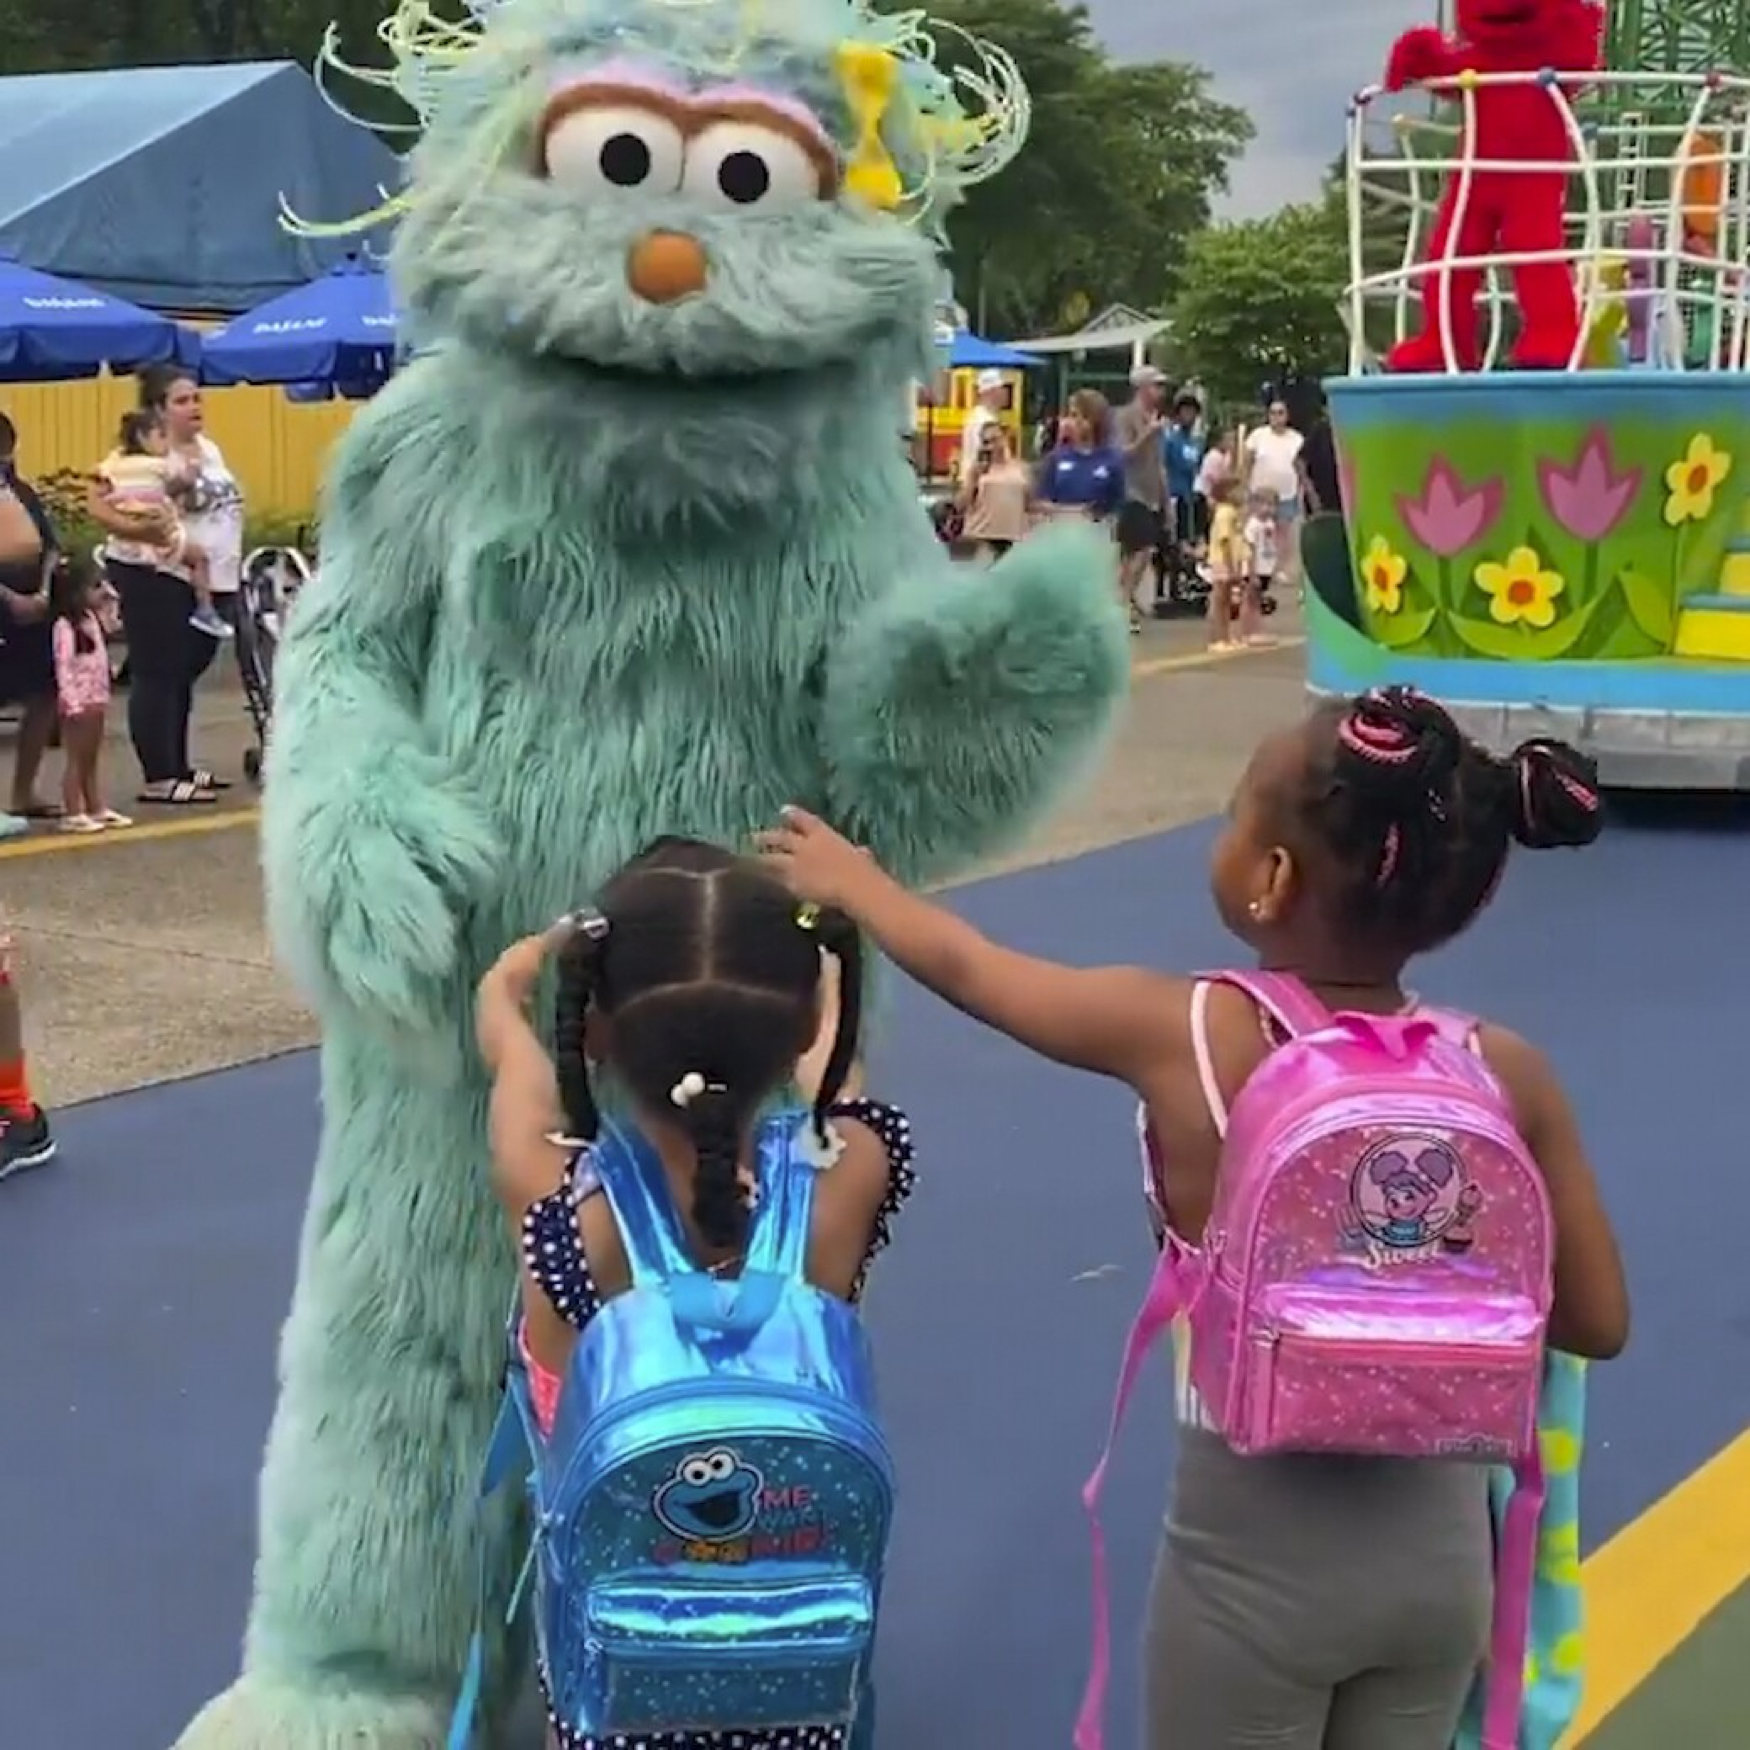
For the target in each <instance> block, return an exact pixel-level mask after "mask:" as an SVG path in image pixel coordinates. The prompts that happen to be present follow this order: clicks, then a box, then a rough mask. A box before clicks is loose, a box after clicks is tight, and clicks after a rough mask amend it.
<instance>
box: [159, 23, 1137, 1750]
mask: <svg viewBox="0 0 1750 1750" xmlns="http://www.w3.org/2000/svg"><path fill="white" fill-rule="evenodd" d="M383 36H384V40H385V41H386V42H387V43H388V45H389V47H390V49H391V51H392V53H393V55H394V59H395V63H396V66H395V72H394V74H393V75H391V76H389V77H390V78H391V80H392V83H393V85H394V88H395V89H396V90H397V91H398V92H399V93H400V94H401V95H402V96H404V97H405V98H406V99H407V100H408V101H409V102H410V103H411V104H412V106H413V107H414V109H415V110H416V112H417V113H418V115H419V117H420V120H421V123H422V124H423V140H422V143H421V145H420V147H419V149H418V152H417V154H416V157H415V160H414V174H413V177H412V181H411V183H410V188H409V191H408V195H407V196H406V198H405V213H404V217H403V220H402V224H401V228H400V232H399V236H398V239H397V242H396V246H395V262H394V265H395V268H396V272H397V275H398V281H399V289H400V294H401V297H402V299H403V303H404V307H405V309H406V311H407V313H408V320H409V323H410V325H411V326H412V327H413V328H414V330H415V333H416V337H417V340H418V343H419V345H420V347H421V349H422V351H421V356H419V357H418V358H417V359H416V361H415V362H414V363H412V364H411V365H410V366H409V367H408V368H406V369H405V370H403V371H402V372H401V373H400V374H399V375H398V376H397V377H396V378H395V380H394V381H393V382H392V383H391V384H390V386H389V388H388V389H387V390H386V391H385V392H384V393H383V394H382V395H381V396H380V397H379V398H378V399H377V400H376V401H375V402H374V403H372V405H371V406H370V407H369V408H368V409H367V410H366V411H365V412H364V413H363V414H362V416H361V417H360V418H359V420H358V421H357V423H356V424H355V425H354V427H353V428H352V430H351V432H350V434H349V436H348V437H347V439H346V440H345V443H344V445H343V447H342V449H341V452H340V455H339V458H338V460H337V462H336V465H335V468H334V473H333V477H332V480H331V482H330V486H329V492H328V500H327V505H326V511H325V516H324V521H323V553H322V567H321V574H320V578H319V580H318V581H317V582H316V583H315V585H314V586H313V587H312V588H311V589H310V590H308V591H307V592H306V594H305V595H304V597H303V598H302V599H301V600H300V601H299V602H298V604H297V607H296V609H295V611H294V621H295V624H294V627H293V630H292V635H291V638H290V640H289V642H288V645H287V648H286V651H285V654H284V659H283V662H282V665H281V670H280V680H281V693H280V702H279V718H278V722H277V724H276V730H275V737H274V745H273V754H272V760H271V768H270V773H269V781H268V787H267V807H266V817H265V822H264V856H265V862H266V870H267V886H268V898H269V914H270V922H271V927H272V931H273V935H274V937H275V940H276V942H277V944H278V947H279V950H280V953H281V955H282V956H283V958H284V960H285V961H286V963H287V964H288V965H289V966H290V967H291V969H292V970H293V971H294V972H295V974H296V975H297V976H298V977H299V979H300V980H301V981H302V983H303V985H304V987H305V988H306V989H307V990H308V991H309V992H310V993H311V995H312V997H313V999H314V1001H315V1003H316V1005H317V1008H318V1011H319V1013H320V1017H321V1020H322V1025H323V1046H322V1093H323V1109H324V1130H323V1136H322V1143H321V1151H320V1154H319V1156H318V1159H317V1163H316V1170H315V1182H314V1186H313V1190H312V1194H311V1202H310V1207H309V1213H308V1217H307V1220H306V1224H305V1229H304V1236H303V1250H302V1259H301V1267H300V1276H299V1282H298V1288H297V1294H296V1298H295V1301H294V1304H293V1308H292V1313H291V1317H290V1320H289V1322H288V1324H287V1326H286V1330H285V1334H284V1339H283V1349H282V1355H281V1364H280V1365H281V1386H282V1389H281V1395H280V1401H279V1407H278V1412H277V1415H276V1418H275V1421H274V1426H273V1432H272V1435H271V1438H270V1441H269V1446H268V1451H267V1457H266V1463H265V1469H264V1472H263V1476H262V1482H261V1550H260V1560H259V1566H258V1569H257V1579H256V1596H255V1602H254V1608H253V1612H252V1616H251V1621H250V1625H249V1633H248V1642H247V1651H246V1657H245V1664H244V1673H243V1676H242V1677H241V1679H240V1680H239V1682H238V1683H237V1684H236V1685H235V1686H234V1687H233V1688H232V1689H231V1690H229V1691H228V1692H227V1693H226V1694H225V1695H223V1696H221V1697H220V1698H218V1699H217V1700H216V1701H214V1702H213V1703H212V1704H210V1705H209V1706H208V1707H207V1709H206V1710H205V1711H204V1712H203V1713H202V1714H201V1715H200V1717H199V1718H198V1719H197V1720H196V1721H195V1723H194V1724H193V1725H192V1726H191V1727H189V1729H188V1731H187V1732H186V1734H185V1735H184V1737H183V1739H182V1745H183V1746H184V1750H441V1746H442V1745H443V1743H444V1740H445V1730H446V1725H447V1720H448V1715H449V1710H450V1706H451V1703H452V1701H453V1699H454V1694H455V1687H456V1682H457V1677H458V1672H459V1670H460V1667H461V1663H462V1659H463V1655H464V1651H465V1648H466V1644H467V1640H468V1634H469V1630H470V1627H471V1625H472V1618H473V1608H474V1598H475V1590H476V1568H477V1558H478V1555H479V1548H478V1535H479V1534H478V1533H477V1530H476V1527H477V1523H478V1521H477V1515H476V1507H475V1499H474V1496H475V1485H476V1479H477V1477H478V1475H479V1466H480V1461H481V1456H482V1450H483V1445H484V1441H485V1438H486V1434H487V1430H488V1428H489V1426H490V1424H491V1420H492V1416H493V1412H494V1409H495V1407H496V1402H497V1396H498V1387H499V1380H500V1376H501V1364H502V1345H503V1341H504V1318H505V1312H506V1308H507V1306H508V1305H509V1298H510V1288H511V1272H512V1260H513V1248H512V1245H511V1243H510V1240H509V1237H508V1236H507V1235H506V1233H505V1231H504V1229H503V1225H502V1223H501V1221H500V1220H499V1219H498V1217H497V1215H496V1213H495V1210H494V1207H493V1205H492V1203H491V1200H490V1196H489V1191H488V1187H487V1176H486V1171H485V1087H484V1083H483V1080H482V1076H481V1073H480V1070H479V1068H478V1065H477V1063H476V1061H475V1057H474V1053H473V1049H472V1043H471V1007H472V995H473V988H474V984H475V981H476V979H477V978H478V976H479V974H480V973H481V971H482V970H483V969H484V968H485V967H486V966H487V965H488V964H489V963H490V961H491V960H492V959H493V958H494V956H495V955H496V954H497V953H498V952H499V950H500V949H501V948H502V947H503V946H504V944H505V943H506V942H507V941H509V940H510V939H511V938H513V937H516V936H519V935H521V934H523V933H525V932H528V931H531V930H534V929H536V928H538V927H540V926H542V925H544V924H546V923H547V922H548V921H549V920H551V919H552V918H554V917H556V916H557V915H559V914H560V913H561V912H563V911H565V910H566V909H568V908H570V907H572V906H575V905H576V904H577V903H578V902H579V901H581V900H584V899H586V898H587V897H588V896H589V895H590V893H591V892H592V891H593V890H594V889H595V887H596V886H597V884H598V883H600V882H601V881H602V880H603V879H604V878H605V877H606V876H607V875H608V874H609V873H610V872H612V871H613V870H614V869H616V868H617V867H618V866H619V865H620V864H621V863H622V862H623V861H625V860H626V859H627V858H628V857H630V856H631V855H632V854H633V853H634V852H636V851H637V850H639V849H640V848H641V847H642V846H644V845H645V844H646V843H648V842H649V841H650V840H651V839H653V838H655V837H656V836H657V835H659V834H663V833H687V834H696V835H699V836H703V837H707V838H713V839H717V840H720V841H724V842H734V841H738V840H740V839H741V838H742V837H743V835H745V834H746V833H748V832H749V830H750V829H752V828H754V827H755V826H758V825H761V824H763V823H766V822H768V821H770V820H771V819H772V818H773V817H774V815H775V814H776V811H777V810H778V808H779V806H780V805H781V804H783V803H785V802H790V801H795V802H799V803H802V804H805V805H806V806H808V807H809V808H812V809H816V810H819V811H820V812H822V813H823V814H825V815H826V816H827V817H829V818H830V819H832V820H833V821H835V822H837V823H838V824H839V825H841V826H842V827H843V828H844V829H845V830H847V831H848V832H849V833H851V834H853V835H854V836H855V837H856V838H857V839H859V840H861V841H863V842H865V843H867V844H869V845H870V846H872V847H873V848H874V849H875V850H876V852H877V853H878V854H879V856H880V857H881V859H882V861H883V862H884V863H885V864H886V865H887V866H888V867H889V868H891V869H894V870H896V871H898V872H900V873H901V874H902V875H904V876H905V877H907V878H909V879H912V880H918V879H923V878H928V877H931V876H938V875H942V874H945V873H947V872H949V871H952V870H955V869H959V868H964V867H965V866H966V865H967V864H968V863H969V861H970V860H971V859H973V858H975V857H977V856H979V855H980V854H981V853H984V852H986V851H989V850H991V849H992V848H993V847H996V846H998V845H999V844H1001V843H1002V842H1004V841H1007V840H1013V839H1014V838H1015V836H1016V835H1017V834H1018V832H1020V831H1021V830H1022V829H1023V828H1024V827H1025V826H1026V825H1027V824H1028V823H1029V822H1030V821H1032V820H1033V819H1035V818H1036V817H1037V816H1038V815H1039V814H1040V812H1041V811H1042V810H1043V809H1044V808H1045V807H1046V806H1047V805H1049V804H1050V802H1051V801H1052V800H1053V798H1054V797H1055V796H1056V795H1057V794H1058V793H1059V792H1060V791H1061V789H1062V787H1063V786H1064V785H1065V784H1066V782H1068V781H1070V780H1071V779H1072V778H1073V777H1074V776H1075V775H1076V774H1077V773H1078V772H1080V771H1081V770H1083V769H1084V768H1085V766H1086V765H1087V762H1088V760H1089V758H1090V756H1091V755H1092V754H1093V753H1094V752H1095V751H1096V749H1097V747H1098V744H1099V743H1100V741H1101V738H1102V736H1103V733H1104V731H1105V729H1106V728H1107V726H1108V724H1109V723H1110V721H1111V719H1112V718H1113V716H1114V713H1115V710H1116V708H1117V706H1118V704H1119V702H1120V701H1121V699H1122V697H1123V695H1124V693H1125V691H1126V687H1127V681H1128V672H1127V670H1128V647H1127V639H1126V634H1125V627H1124V624H1123V619H1122V616H1121V613H1120V610H1119V606H1118V601H1117V593H1116V589H1115V563H1114V559H1113V556H1112V551H1111V546H1110V543H1109V542H1108V541H1107V540H1106V539H1105V537H1104V536H1102V535H1101V534H1100V533H1098V532H1096V531H1094V530H1090V529H1088V528H1086V527H1060V528H1054V529H1051V530H1048V531H1046V532H1044V533H1042V534H1040V535H1039V536H1038V537H1036V538H1035V539H1033V540H1030V541H1028V542H1026V543H1025V544H1023V545H1022V546H1020V547H1019V548H1017V549H1015V550H1014V551H1013V552H1011V553H1010V554H1009V555H1008V556H1007V557H1006V558H1005V559H1003V560H1002V561H1001V563H1000V564H998V565H997V566H995V567H994V569H991V570H963V571H962V572H960V573H958V574H957V573H956V572H955V570H954V569H953V568H951V567H950V565H949V564H948V562H947V559H946V556H945V554H944V552H943V550H942V549H941V547H940V546H939V544H938V543H937V542H936V540H935V539H934V537H933V534H932V532H931V530H930V527H929V525H928V522H927V520H926V517H925V515H924V512H923V510H922V508H921V507H920V505H919V502H918V495H917V487H916V483H915V480H914V478H913V476H912V473H911V470H910V467H909V465H908V463H907V460H906V458H905V455H904V451H903V447H902V439H901V435H900V434H901V429H902V426H903V424H904V419H905V406H906V400H907V397H908V395H909V393H910V387H909V386H910V384H911V382H912V381H913V380H914V379H916V378H919V377H922V376H926V375H928V374H930V373H931V372H932V371H933V370H934V368H935V366H934V362H933V360H932V357H931V342H932V335H931V319H932V311H933V304H934V299H935V295H936V291H937V288H938V285H939V279H940V267H939V261H938V254H937V245H938V234H939V227H938V224H937V221H938V220H939V219H940V216H941V214H942V213H943V211H944V210H945V208H946V207H947V206H948V205H949V203H951V201H952V200H953V198H954V196H955V195H956V193H957V191H958V190H959V189H960V188H962V187H963V186H965V185H966V184H967V183H968V182H970V181H972V180H975V179H976V178H978V177H979V176H982V175H984V174H988V173H989V172H991V171H993V170H995V169H997V168H999V167H1000V165H1001V164H1002V163H1003V162H1005V161H1006V160H1007V158H1008V157H1010V156H1012V154H1013V151H1014V149H1015V147H1016V146H1017V145H1018V144H1019V141H1020V139H1021V137H1022V134H1023V132H1024V128H1025V112H1026V98H1025V92H1024V90H1023V89H1022V88H1021V85H1020V81H1019V79H1018V78H1017V77H1016V76H1015V73H1014V69H1013V67H1012V65H1011V64H1010V63H1009V62H1008V61H1007V59H1006V57H1004V56H1003V55H1002V54H1001V53H1000V52H999V51H996V50H994V49H991V48H989V47H988V46H984V45H978V44H969V43H958V44H957V45H956V49H957V52H959V54H960V60H959V64H958V66H957V68H954V69H951V70H950V71H947V72H944V71H942V70H941V69H940V68H938V66H937V64H936V60H935V50H934V44H933V43H932V41H931V39H930V38H929V37H928V36H926V35H925V34H924V29H923V24H922V21H921V20H920V18H919V16H918V15H916V14H909V15H905V16H896V17H894V18H891V19H883V18H881V17H878V16H875V15H872V14H870V13H868V12H866V11H864V10H863V9H862V6H861V5H860V4H858V3H857V0H503V3H502V4H499V5H496V6H492V7H490V8H489V7H487V6H486V5H485V4H482V5H481V6H480V8H479V10H478V13H477V16H476V18H475V19H474V21H473V22H472V23H470V24H465V25H462V26H459V27H458V26H456V25H453V24H445V23H443V22H441V21H439V20H438V19H437V18H436V17H435V16H434V15H432V14H431V13H429V12H427V11H426V10H425V9H424V7H423V6H417V7H409V8H404V9H403V11H402V12H401V13H400V14H399V15H398V16H397V17H396V18H394V19H392V20H391V21H390V22H389V24H388V25H386V26H385V27H384V32H383ZM944 58H945V59H946V56H945V57H944ZM499 1543H502V1546H503V1547H502V1548H499V1547H497V1546H498V1544H499ZM514 1555H515V1551H514V1549H513V1547H512V1540H511V1539H510V1538H509V1537H508V1536H505V1537H503V1538H502V1539H497V1540H495V1541H494V1546H493V1547H492V1548H491V1549H490V1550H489V1551H488V1572H489V1574H490V1575H492V1576H495V1577H496V1579H497V1580H498V1581H499V1582H501V1583H502V1585H503V1586H504V1588H505V1590H506V1591H507V1592H508V1588H509V1583H510V1580H511V1578H512V1575H511V1573H510V1572H509V1571H508V1570H509V1568H510V1567H511V1566H512V1565H514ZM516 1663H517V1661H516V1659H515V1658H514V1657H501V1658H500V1659H499V1660H498V1665H499V1668H500V1670H501V1672H504V1673H506V1674H514V1670H515V1667H516ZM501 1687H508V1684H504V1685H501Z"/></svg>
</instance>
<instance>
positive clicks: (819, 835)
mask: <svg viewBox="0 0 1750 1750" xmlns="http://www.w3.org/2000/svg"><path fill="white" fill-rule="evenodd" d="M754 844H755V846H756V848H757V849H758V851H759V854H760V860H761V861H762V862H763V863H764V864H765V865H766V867H767V868H768V869H770V870H771V871H772V873H773V874H774V875H776V876H777V877H778V879H779V880H780V881H782V882H783V883H784V885H785V886H786V887H788V888H789V889H790V891H791V892H792V893H793V894H795V895H796V897H797V898H798V899H800V900H804V901H806V902H807V903H808V904H810V905H825V906H831V907H832V908H833V910H835V911H845V912H853V913H854V912H855V910H856V905H855V899H856V893H857V889H858V887H859V885H860V884H862V883H863V882H866V881H867V880H868V878H869V876H870V875H871V873H874V872H875V863H874V860H873V859H872V858H871V857H870V855H869V853H868V852H867V851H865V850H862V849H861V848H860V847H858V846H856V845H853V844H852V843H851V841H850V840H849V839H847V838H845V837H843V836H842V835H841V834H839V833H836V832H834V831H833V829H832V828H831V827H830V826H828V825H827V824H826V822H825V821H824V820H820V819H817V818H816V817H815V816H814V815H812V814H810V813H809V812H808V810H807V809H805V808H795V807H791V808H786V809H785V810H784V811H783V813H782V815H781V816H780V817H779V824H778V825H777V826H775V827H773V828H772V830H771V831H770V832H762V833H757V834H755V836H754Z"/></svg>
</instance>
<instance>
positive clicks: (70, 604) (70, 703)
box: [49, 558, 133, 833]
mask: <svg viewBox="0 0 1750 1750" xmlns="http://www.w3.org/2000/svg"><path fill="white" fill-rule="evenodd" d="M49 608H50V613H51V615H52V619H53V626H52V633H51V636H52V638H53V642H54V653H55V697H56V702H57V705H58V707H59V710H60V716H61V748H62V752H63V754H64V756H65V765H66V771H65V775H64V776H63V777H62V779H61V793H62V801H63V802H64V803H65V805H66V810H67V812H66V815H65V816H64V817H63V819H62V821H61V830H62V831H63V832H75V833H91V832H103V831H104V830H105V829H106V828H109V827H116V826H132V825H133V822H132V821H131V820H129V819H128V817H127V816H126V815H125V814H118V813H116V811H115V810H114V809H113V808H110V807H109V806H107V805H106V804H105V802H104V800H103V792H102V790H101V788H100V786H99V783H98V775H97V769H98V765H99V763H100V761H101V759H102V757H103V732H104V726H105V722H106V720H107V716H108V711H109V691H110V676H109V646H108V644H107V643H106V642H105V640H104V636H103V633H104V627H103V620H104V615H105V612H106V611H108V612H111V613H113V611H114V610H113V604H112V603H109V602H106V600H105V597H104V592H103V591H102V590H101V589H100V588H99V586H98V583H97V578H96V575H95V574H94V573H93V572H92V570H91V569H90V568H89V567H88V566H85V565H83V564H81V563H79V562H77V561H75V560H72V559H65V558H64V559H62V560H61V562H60V564H59V565H58V566H57V567H56V570H55V575H54V579H53V581H52V582H51V583H50V585H49Z"/></svg>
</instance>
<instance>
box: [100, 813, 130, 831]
mask: <svg viewBox="0 0 1750 1750" xmlns="http://www.w3.org/2000/svg"><path fill="white" fill-rule="evenodd" d="M91 818H92V819H93V820H95V821H96V822H97V824H98V825H99V826H100V827H103V828H104V829H105V830H106V831H107V830H108V829H110V828H111V827H119V826H132V825H133V824H134V817H133V816H132V815H131V814H118V813H117V812H116V810H115V809H113V808H106V809H104V811H103V812H102V813H101V814H94V815H92V817H91Z"/></svg>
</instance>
